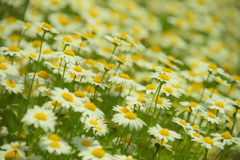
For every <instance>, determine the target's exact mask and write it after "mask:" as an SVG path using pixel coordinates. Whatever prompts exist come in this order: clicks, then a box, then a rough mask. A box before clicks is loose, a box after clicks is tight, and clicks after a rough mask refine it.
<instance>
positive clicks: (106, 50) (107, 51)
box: [102, 48, 111, 53]
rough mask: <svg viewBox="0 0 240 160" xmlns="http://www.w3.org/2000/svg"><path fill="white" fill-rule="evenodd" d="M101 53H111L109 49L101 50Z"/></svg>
mask: <svg viewBox="0 0 240 160" xmlns="http://www.w3.org/2000/svg"><path fill="white" fill-rule="evenodd" d="M102 51H103V52H105V53H111V50H110V49H109V48H102Z"/></svg>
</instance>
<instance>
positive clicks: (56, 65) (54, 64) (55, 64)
mask: <svg viewBox="0 0 240 160" xmlns="http://www.w3.org/2000/svg"><path fill="white" fill-rule="evenodd" d="M51 64H52V65H53V66H55V67H58V66H59V65H58V64H57V63H56V62H52V63H51Z"/></svg>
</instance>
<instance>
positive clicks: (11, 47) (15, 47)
mask: <svg viewBox="0 0 240 160" xmlns="http://www.w3.org/2000/svg"><path fill="white" fill-rule="evenodd" d="M8 49H9V50H10V51H13V52H20V51H21V50H20V49H19V48H18V47H17V46H14V45H12V46H9V47H8Z"/></svg>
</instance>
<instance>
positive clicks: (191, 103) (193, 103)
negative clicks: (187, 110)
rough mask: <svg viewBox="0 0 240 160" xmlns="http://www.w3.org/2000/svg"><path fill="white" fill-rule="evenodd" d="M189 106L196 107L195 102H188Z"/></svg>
mask: <svg viewBox="0 0 240 160" xmlns="http://www.w3.org/2000/svg"><path fill="white" fill-rule="evenodd" d="M189 104H190V105H191V106H192V107H197V105H198V104H197V102H194V101H190V102H189Z"/></svg>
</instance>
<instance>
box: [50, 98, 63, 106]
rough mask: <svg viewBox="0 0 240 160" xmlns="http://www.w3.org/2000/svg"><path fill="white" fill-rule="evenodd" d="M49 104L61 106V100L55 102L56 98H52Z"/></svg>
mask: <svg viewBox="0 0 240 160" xmlns="http://www.w3.org/2000/svg"><path fill="white" fill-rule="evenodd" d="M56 103H57V104H56ZM51 104H52V106H55V105H56V106H57V107H59V106H61V105H62V104H61V102H57V101H56V100H53V101H52V102H51Z"/></svg>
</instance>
